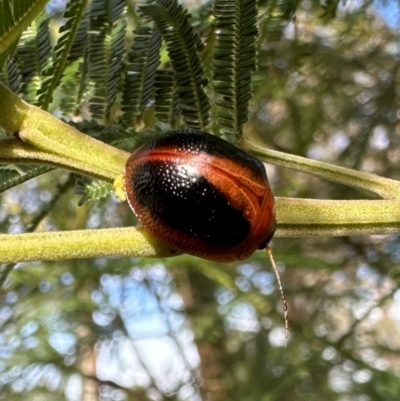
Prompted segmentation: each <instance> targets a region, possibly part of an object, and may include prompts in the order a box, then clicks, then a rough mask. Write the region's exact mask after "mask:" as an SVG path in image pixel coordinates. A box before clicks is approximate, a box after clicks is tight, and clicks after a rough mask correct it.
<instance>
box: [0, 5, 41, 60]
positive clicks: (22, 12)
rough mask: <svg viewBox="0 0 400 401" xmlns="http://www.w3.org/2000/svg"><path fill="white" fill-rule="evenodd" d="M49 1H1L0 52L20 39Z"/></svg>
mask: <svg viewBox="0 0 400 401" xmlns="http://www.w3.org/2000/svg"><path fill="white" fill-rule="evenodd" d="M47 2H48V0H14V1H12V2H10V1H7V0H1V1H0V54H2V53H3V52H5V51H6V50H7V49H8V48H10V47H11V45H12V44H13V43H14V42H15V41H17V40H18V38H19V36H20V35H21V33H22V32H23V31H24V30H25V29H26V28H27V27H28V26H29V25H30V23H31V22H32V21H33V20H34V19H35V18H36V17H37V16H38V15H39V14H40V13H41V11H42V10H43V9H44V7H45V5H46V3H47Z"/></svg>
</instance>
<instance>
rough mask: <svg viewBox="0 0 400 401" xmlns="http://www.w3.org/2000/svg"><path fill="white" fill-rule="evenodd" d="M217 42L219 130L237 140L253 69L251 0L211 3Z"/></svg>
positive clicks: (254, 16) (254, 12)
mask: <svg viewBox="0 0 400 401" xmlns="http://www.w3.org/2000/svg"><path fill="white" fill-rule="evenodd" d="M214 15H215V28H216V32H217V34H216V42H215V54H214V63H213V66H214V90H215V92H216V93H217V94H218V95H220V98H217V100H216V104H217V105H218V106H220V107H221V108H222V110H220V111H219V112H218V114H217V116H218V125H219V126H220V127H221V132H222V133H223V134H224V135H226V137H227V138H228V139H230V140H238V139H240V137H241V134H242V127H243V124H244V123H245V122H246V121H247V120H248V109H247V106H248V102H249V100H250V99H251V75H252V73H253V72H254V71H255V70H256V46H255V39H256V35H257V27H256V23H257V7H256V3H255V2H254V1H252V0H237V1H230V0H216V1H215V2H214Z"/></svg>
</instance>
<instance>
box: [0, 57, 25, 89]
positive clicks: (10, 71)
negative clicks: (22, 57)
mask: <svg viewBox="0 0 400 401" xmlns="http://www.w3.org/2000/svg"><path fill="white" fill-rule="evenodd" d="M0 81H1V82H3V83H4V84H5V85H6V86H7V87H8V88H10V89H11V90H12V91H13V92H14V93H16V94H19V93H20V92H21V89H22V77H21V71H20V70H19V68H18V66H17V65H16V64H15V62H14V61H13V60H8V61H7V63H6V66H5V68H4V71H3V75H0Z"/></svg>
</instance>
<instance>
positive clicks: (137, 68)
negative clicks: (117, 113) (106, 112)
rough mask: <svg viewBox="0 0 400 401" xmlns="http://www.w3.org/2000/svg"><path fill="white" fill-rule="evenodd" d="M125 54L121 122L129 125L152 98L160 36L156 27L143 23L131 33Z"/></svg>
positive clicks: (158, 59)
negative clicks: (130, 39)
mask: <svg viewBox="0 0 400 401" xmlns="http://www.w3.org/2000/svg"><path fill="white" fill-rule="evenodd" d="M133 33H134V34H135V37H134V40H133V45H132V49H131V51H130V53H129V55H128V60H127V68H126V78H125V86H124V90H123V94H122V102H121V104H122V111H123V112H124V114H123V116H122V123H123V124H124V125H125V126H130V125H132V123H133V121H134V119H135V117H138V116H139V115H140V113H141V112H142V111H144V110H145V109H146V108H147V107H149V104H150V102H151V99H152V98H153V97H154V82H155V76H156V70H157V66H158V64H159V63H160V47H161V35H160V31H159V30H158V29H157V27H153V28H151V27H149V26H146V25H142V26H139V27H137V28H136V29H135V30H134V32H133Z"/></svg>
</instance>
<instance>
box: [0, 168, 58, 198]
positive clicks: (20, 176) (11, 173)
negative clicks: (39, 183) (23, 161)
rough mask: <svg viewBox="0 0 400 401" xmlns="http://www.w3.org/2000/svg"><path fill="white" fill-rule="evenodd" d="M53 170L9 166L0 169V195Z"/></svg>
mask: <svg viewBox="0 0 400 401" xmlns="http://www.w3.org/2000/svg"><path fill="white" fill-rule="evenodd" d="M51 170H54V168H53V167H48V166H29V165H15V164H9V165H6V166H1V167H0V193H1V192H4V191H6V190H8V189H10V188H13V187H15V186H17V185H19V184H22V183H24V182H26V181H28V180H30V179H32V178H35V177H38V176H39V175H42V174H44V173H47V172H49V171H51Z"/></svg>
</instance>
